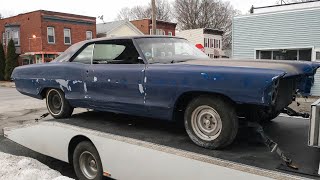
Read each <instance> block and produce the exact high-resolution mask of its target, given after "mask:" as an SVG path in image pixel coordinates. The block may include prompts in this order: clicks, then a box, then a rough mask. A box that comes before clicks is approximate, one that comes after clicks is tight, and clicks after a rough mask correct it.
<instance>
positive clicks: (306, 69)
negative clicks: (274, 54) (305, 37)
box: [182, 60, 320, 77]
mask: <svg viewBox="0 0 320 180" xmlns="http://www.w3.org/2000/svg"><path fill="white" fill-rule="evenodd" d="M182 64H186V65H199V66H216V67H239V68H255V69H261V70H267V69H270V70H280V71H283V72H284V73H285V77H289V76H295V75H302V74H305V75H314V74H315V72H316V70H317V69H318V68H319V67H320V63H317V62H309V61H275V60H190V61H186V62H182Z"/></svg>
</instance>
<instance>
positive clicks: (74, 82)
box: [72, 80, 82, 84]
mask: <svg viewBox="0 0 320 180" xmlns="http://www.w3.org/2000/svg"><path fill="white" fill-rule="evenodd" d="M77 83H82V81H80V80H74V81H72V84H77Z"/></svg>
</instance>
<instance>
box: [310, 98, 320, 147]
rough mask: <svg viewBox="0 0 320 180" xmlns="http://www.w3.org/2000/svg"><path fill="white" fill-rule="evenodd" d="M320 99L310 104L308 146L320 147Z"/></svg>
mask: <svg viewBox="0 0 320 180" xmlns="http://www.w3.org/2000/svg"><path fill="white" fill-rule="evenodd" d="M319 137H320V99H318V100H317V101H316V102H314V103H313V104H311V116H310V124H309V146H313V147H320V138H319Z"/></svg>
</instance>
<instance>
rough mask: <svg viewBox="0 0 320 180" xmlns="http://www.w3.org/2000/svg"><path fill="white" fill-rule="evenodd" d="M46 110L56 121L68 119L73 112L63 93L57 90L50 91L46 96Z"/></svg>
mask: <svg viewBox="0 0 320 180" xmlns="http://www.w3.org/2000/svg"><path fill="white" fill-rule="evenodd" d="M46 103H47V109H48V111H49V113H50V114H51V115H52V116H53V117H54V118H56V119H60V118H68V117H70V116H71V114H72V112H73V107H71V105H70V104H69V102H68V101H67V100H66V99H65V97H64V93H63V92H62V91H61V90H58V89H50V90H49V91H48V92H47V95H46Z"/></svg>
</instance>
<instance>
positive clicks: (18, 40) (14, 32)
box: [12, 31, 20, 46]
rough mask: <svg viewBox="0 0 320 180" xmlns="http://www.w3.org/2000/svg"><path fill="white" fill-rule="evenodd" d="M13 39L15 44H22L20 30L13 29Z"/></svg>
mask: <svg viewBox="0 0 320 180" xmlns="http://www.w3.org/2000/svg"><path fill="white" fill-rule="evenodd" d="M12 40H13V42H14V45H15V46H20V38H19V31H12Z"/></svg>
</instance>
